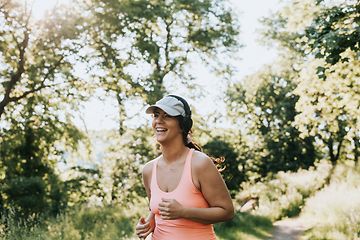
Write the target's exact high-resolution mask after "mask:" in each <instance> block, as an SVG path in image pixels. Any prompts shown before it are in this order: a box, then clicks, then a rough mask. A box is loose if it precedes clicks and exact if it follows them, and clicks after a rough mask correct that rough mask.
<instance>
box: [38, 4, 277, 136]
mask: <svg viewBox="0 0 360 240" xmlns="http://www.w3.org/2000/svg"><path fill="white" fill-rule="evenodd" d="M34 1H35V2H34V6H33V12H34V16H35V17H36V18H41V17H42V15H43V14H44V11H45V10H48V9H50V8H51V7H53V6H54V4H56V2H61V3H67V2H71V1H69V0H34ZM229 2H230V4H231V6H232V8H233V11H234V12H235V14H237V16H238V18H239V21H240V43H241V44H242V45H244V46H243V47H242V48H241V49H240V50H239V51H238V53H237V54H238V56H237V57H238V58H239V60H238V61H237V62H235V63H234V64H236V66H237V69H239V70H238V72H236V74H235V76H234V78H233V79H234V81H241V79H242V78H243V77H245V76H246V75H249V74H252V73H255V72H256V71H257V70H259V69H260V68H261V67H262V66H263V65H264V64H269V63H271V62H272V61H274V59H275V58H276V50H275V49H269V47H265V46H262V45H261V44H260V43H259V42H258V41H257V40H258V39H259V37H260V36H259V34H258V32H257V31H258V30H259V28H261V25H260V23H259V19H260V18H262V17H265V16H269V14H270V13H271V12H274V11H275V10H276V9H278V8H279V5H280V4H279V0H251V1H250V0H229ZM194 68H196V69H195V70H194V72H196V74H195V75H194V76H195V83H196V84H198V86H199V87H200V88H201V89H202V93H203V94H202V95H203V96H202V97H200V98H197V99H195V98H193V97H191V96H190V95H189V94H188V90H186V89H184V88H178V87H176V86H169V87H170V91H171V93H172V94H178V95H181V96H184V97H185V98H186V99H187V100H188V102H189V103H190V105H191V106H192V108H195V109H194V110H195V111H196V112H197V113H198V114H201V115H211V114H212V113H214V112H215V110H216V111H217V112H219V113H220V114H225V104H224V102H222V101H221V100H220V99H221V98H222V96H223V92H224V91H225V86H224V84H222V82H221V81H217V79H216V77H215V76H214V75H212V74H211V73H210V72H209V70H208V69H206V68H205V67H204V66H202V65H200V64H199V65H198V66H195V67H194ZM98 95H102V93H101V92H100V93H99V94H98ZM116 105H117V104H116V102H115V100H114V99H107V100H106V101H105V102H101V101H99V100H97V99H96V98H93V99H90V101H89V102H87V103H85V104H83V105H82V107H81V112H80V113H78V114H76V120H75V123H76V124H77V125H78V126H79V127H80V128H86V129H87V130H101V129H112V128H116V127H117V106H116ZM126 109H127V112H128V115H129V116H130V120H128V121H127V122H126V125H128V126H133V127H136V125H139V124H143V123H145V122H146V121H148V118H147V116H146V115H145V114H143V111H144V109H143V105H141V104H139V103H137V102H130V103H128V104H127V105H126Z"/></svg>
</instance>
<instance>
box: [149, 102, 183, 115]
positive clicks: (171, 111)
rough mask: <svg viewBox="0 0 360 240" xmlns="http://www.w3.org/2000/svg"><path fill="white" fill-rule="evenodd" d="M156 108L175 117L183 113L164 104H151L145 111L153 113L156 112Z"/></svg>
mask: <svg viewBox="0 0 360 240" xmlns="http://www.w3.org/2000/svg"><path fill="white" fill-rule="evenodd" d="M156 109H161V110H163V111H164V112H166V113H167V114H168V115H170V116H173V117H175V116H179V115H181V114H180V113H179V112H178V111H176V110H174V109H172V108H171V107H168V106H166V105H162V104H155V105H151V106H150V107H148V108H147V109H146V111H145V112H146V113H148V114H151V113H154V111H155V110H156Z"/></svg>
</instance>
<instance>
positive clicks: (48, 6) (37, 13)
mask: <svg viewBox="0 0 360 240" xmlns="http://www.w3.org/2000/svg"><path fill="white" fill-rule="evenodd" d="M69 3H70V0H29V1H27V4H29V5H32V16H33V17H34V18H35V19H36V20H39V19H42V18H44V16H45V14H46V12H48V11H51V10H52V9H54V8H56V7H57V6H59V5H66V4H69Z"/></svg>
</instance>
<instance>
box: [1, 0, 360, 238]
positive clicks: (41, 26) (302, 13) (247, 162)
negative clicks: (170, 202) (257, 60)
mask: <svg viewBox="0 0 360 240" xmlns="http://www.w3.org/2000/svg"><path fill="white" fill-rule="evenodd" d="M32 11H33V9H32V4H31V2H28V1H16V0H1V1H0V83H1V84H0V212H1V213H2V214H3V215H2V216H5V214H10V215H11V214H14V215H15V216H16V217H15V219H32V218H38V219H40V218H41V217H42V216H57V217H59V219H56V220H55V222H54V223H51V226H52V227H54V228H55V229H57V230H56V231H54V234H56V233H59V234H60V233H61V234H63V235H61V234H60V235H61V236H60V237H61V239H66V238H65V237H64V236H65V235H64V234H65V232H66V234H69V235H67V236H68V237H69V239H80V237H81V238H82V239H83V238H85V237H86V236H87V235H86V234H85V233H84V232H83V229H82V228H83V227H84V225H86V227H89V226H94V225H95V224H96V222H94V221H104V222H106V223H109V224H108V225H106V226H105V225H104V228H103V229H101V230H97V231H99V232H96V234H97V235H96V234H95V233H94V235H96V236H97V237H98V238H104V236H105V235H102V234H106V233H107V232H108V233H109V232H110V233H112V234H114V236H120V235H121V236H122V237H126V236H131V234H132V232H131V227H129V226H131V224H132V222H131V221H135V220H136V217H137V216H138V215H139V214H140V213H141V211H142V210H145V211H146V205H147V203H146V199H145V198H144V197H145V192H144V189H143V187H142V184H141V167H142V165H143V164H144V163H146V162H148V161H149V160H151V159H153V158H154V157H155V156H157V154H159V149H158V146H156V145H155V143H154V142H153V139H152V132H151V129H150V128H149V126H148V125H140V126H138V127H130V126H127V125H126V124H125V123H126V121H128V120H129V116H128V115H127V111H126V108H125V106H126V104H127V103H128V102H129V101H133V100H135V101H137V103H139V104H140V105H142V106H144V105H145V104H146V103H153V102H155V101H156V100H157V99H158V98H160V97H161V96H163V95H164V94H166V93H168V92H169V89H171V86H174V85H176V86H182V87H184V88H185V89H189V90H190V89H192V88H194V86H195V83H194V81H193V78H194V72H192V71H191V70H190V67H191V66H192V65H193V64H194V63H197V62H202V63H203V64H205V65H206V66H207V67H208V68H209V69H210V71H212V72H214V73H216V74H217V75H216V76H217V79H218V81H220V82H221V83H222V84H223V85H224V86H227V90H226V93H224V95H225V98H224V99H223V100H224V103H225V104H226V107H227V115H226V116H225V115H224V116H221V117H220V118H221V120H222V121H223V122H224V123H225V122H229V123H230V124H224V126H221V127H220V126H219V125H218V124H217V121H218V120H219V119H216V117H215V118H212V117H205V116H200V115H199V114H198V113H197V111H196V109H194V111H193V112H194V119H195V122H196V124H195V128H194V133H193V134H194V137H195V140H197V141H198V142H199V143H200V144H201V145H202V146H204V151H205V152H206V153H208V154H209V155H211V156H213V157H221V156H224V157H225V162H224V163H223V165H222V167H224V170H223V171H222V174H223V176H224V180H225V182H226V184H227V186H228V188H229V190H230V193H231V195H232V197H233V198H234V200H235V203H236V207H237V209H240V208H241V205H242V204H243V203H244V201H245V200H246V199H249V198H253V199H257V201H258V202H257V204H258V205H257V208H256V209H255V210H256V211H255V212H254V213H255V214H258V215H261V216H266V217H268V218H269V219H271V220H276V219H281V218H282V217H287V216H294V215H298V214H300V213H301V211H302V208H303V207H304V209H305V210H304V215H307V216H310V218H311V216H314V214H316V213H314V212H312V210H311V205H310V206H309V204H313V205H314V206H315V205H316V204H318V202H317V201H320V200H317V199H324V198H325V197H324V195H326V193H327V192H328V193H333V192H334V190H333V189H334V188H335V187H334V186H333V185H332V184H334V182H341V180H339V179H342V178H344V179H346V184H344V185H340V186H339V189H343V191H352V193H353V195H354V196H355V197H356V196H358V195H357V194H358V190H359V189H358V188H357V187H356V184H354V183H355V182H356V181H357V179H358V176H359V173H358V172H359V169H358V168H359V154H360V152H359V145H360V125H359V117H358V116H360V112H359V111H360V110H359V109H360V94H359V89H360V61H359V44H360V43H359V39H360V4H359V3H358V1H315V0H305V1H286V2H285V3H284V4H283V5H282V7H281V8H279V10H278V11H277V12H275V13H274V14H273V15H272V16H269V17H268V18H265V19H263V20H262V23H263V29H262V36H263V38H262V41H263V42H265V43H266V44H269V45H271V46H276V47H277V48H278V49H279V56H278V58H277V60H276V62H274V63H272V64H271V65H269V66H263V67H262V68H261V69H260V70H259V71H257V72H256V73H254V74H252V75H249V76H246V77H245V78H244V79H236V75H233V71H232V70H233V69H232V68H233V67H234V66H233V59H234V56H235V55H236V54H235V53H236V51H237V49H238V48H239V47H240V43H239V36H241V32H240V30H239V27H240V25H241V24H242V23H241V22H238V19H237V18H236V15H235V14H234V12H233V11H232V10H231V6H230V5H229V3H228V2H227V1H218V0H206V1H200V0H199V1H184V0H170V1H157V0H154V1H145V0H138V1H128V0H119V1H105V0H86V1H85V0H84V1H80V0H79V1H74V2H72V3H71V7H69V6H65V5H61V4H59V5H58V6H57V7H56V9H53V10H51V11H49V12H48V13H47V15H46V16H45V18H44V19H36V18H34V16H33V14H32ZM45 19H46V20H45ZM259 57H261V56H259ZM240 71H241V69H240ZM229 76H230V77H229ZM229 79H231V81H229ZM201 91H202V90H201V89H200V90H199V92H201ZM98 95H107V96H110V97H111V98H113V99H114V100H115V102H116V103H117V107H118V111H117V113H114V115H117V121H118V122H117V123H118V128H117V129H113V130H107V131H105V130H101V129H98V130H88V129H81V128H80V127H79V126H77V125H76V124H75V116H76V113H77V112H78V111H79V106H80V105H81V104H82V103H84V102H86V101H87V100H89V98H90V97H92V96H98ZM101 97H102V96H100V98H101ZM186 97H188V96H186ZM192 97H193V96H192ZM189 98H190V96H189ZM199 98H200V97H199ZM197 100H198V99H194V101H197ZM209 105H210V106H211V105H212V103H209ZM96 110H97V109H94V111H96ZM298 179H301V180H298ZM344 181H345V180H344ZM300 182H301V183H300ZM321 189H322V190H321ZM320 190H321V191H320ZM317 192H319V194H317ZM308 199H309V200H308ZM334 201H335V200H334ZM84 206H86V207H89V208H90V207H93V206H98V207H102V208H103V212H102V210H98V209H96V210H94V211H93V212H92V211H89V212H87V211H86V210H83V209H82V207H84ZM139 206H140V207H139ZM347 206H348V208H346V209H345V208H341V207H338V210H337V211H338V212H342V211H343V212H351V211H355V212H356V211H357V210H358V208H356V207H353V208H350V206H352V205H351V204H348V205H347ZM354 206H355V205H354ZM74 209H75V212H76V211H78V213H79V214H78V215H76V214H75V213H74V212H72V211H71V210H74ZM79 209H80V210H79ZM111 209H116V210H117V212H116V211H115V212H114V211H112V210H111ZM129 209H132V210H133V212H134V213H131V214H130V213H129V212H127V210H129ZM345 210H346V211H345ZM64 212H68V213H69V216H72V219H73V220H72V221H73V222H72V223H73V224H70V225H67V224H66V223H65V222H66V219H65V220H64V219H61V216H64V218H66V216H67V215H62V213H64ZM76 213H77V212H76ZM320 213H323V214H324V216H325V215H326V214H325V212H321V211H320ZM71 214H75V215H71ZM118 214H120V215H121V217H119V215H118ZM95 216H98V218H97V217H95ZM359 216H360V214H359ZM342 217H343V219H345V220H344V222H347V224H348V225H349V226H350V227H343V226H339V227H338V228H337V227H335V228H334V229H335V230H332V231H338V232H337V233H338V234H340V233H341V234H345V236H350V235H351V234H352V232H351V231H355V230H352V229H356V227H354V226H358V225H357V224H360V220H359V219H358V218H357V217H354V216H352V215H349V214H347V213H346V214H345V213H344V214H342ZM45 218H46V217H45ZM0 219H1V222H0V236H4V234H5V233H4V232H5V231H6V232H7V233H8V234H10V235H11V228H9V227H7V226H9V221H10V220H9V219H8V218H5V217H2V218H0ZM114 219H117V220H116V221H115V220H114ZM119 219H121V221H120V220H119ZM129 219H130V220H129ZM134 219H135V220H134ZM118 220H119V221H118ZM254 221H255V220H254ZM334 221H335V220H334ZM56 222H61V224H58V223H56ZM110 222H111V224H110ZM244 222H246V221H244ZM244 222H242V218H239V217H237V218H236V220H234V224H235V223H239V224H240V223H241V224H244ZM82 223H86V224H84V225H82ZM122 223H124V224H123V226H125V227H124V228H122V227H121V225H122ZM117 224H118V225H117ZM324 224H328V225H326V226H330V225H331V224H332V223H331V221H324ZM321 226H322V227H323V228H320V227H319V228H317V230H314V231H313V233H312V234H313V235H312V236H315V235H316V234H320V235H321V234H323V233H324V232H326V231H327V230H326V229H327V228H326V226H325V225H321ZM232 227H234V229H238V226H237V225H231V224H230V225H227V226H225V229H226V228H227V229H229V228H232ZM4 229H5V230H4ZM69 229H70V230H69ZM87 229H88V228H87ZM111 229H117V230H116V231H115V232H114V231H113V230H111ZM118 229H123V230H121V231H120V230H118ZM221 229H222V228H219V231H221ZM319 229H322V230H319ZM344 229H345V230H344ZM17 230H19V229H17ZM89 231H90V230H89ZM224 231H225V230H224ZM2 234H3V235H2ZM24 234H27V233H24ZM84 234H85V235H86V236H85V235H84ZM89 234H90V233H89ZM92 234H93V233H92ZM219 234H221V232H220V233H219ZM346 234H347V235H346ZM354 234H358V232H357V233H354ZM10 235H8V236H10ZM14 236H15V235H14ZM19 236H21V235H19ZM109 236H110V235H109ZM226 236H227V237H228V235H226ZM328 236H330V235H328ZM52 237H54V239H55V238H56V236H55V235H52ZM57 237H59V236H57ZM242 237H243V236H242V235H241V237H239V238H242ZM328 238H329V239H331V236H330V237H328ZM234 239H236V238H234Z"/></svg>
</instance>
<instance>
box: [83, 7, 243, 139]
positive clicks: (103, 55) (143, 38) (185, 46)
mask: <svg viewBox="0 0 360 240" xmlns="http://www.w3.org/2000/svg"><path fill="white" fill-rule="evenodd" d="M88 8H89V9H91V10H90V11H91V12H92V15H91V16H92V17H93V18H92V21H91V23H90V26H91V30H90V31H91V36H92V48H93V49H95V50H96V51H95V52H94V56H95V58H96V59H97V61H96V62H99V63H100V66H101V67H100V68H101V69H102V70H103V72H105V74H102V75H100V76H99V77H100V80H101V82H102V85H103V87H104V88H105V89H106V90H107V91H110V92H111V93H113V94H114V95H115V96H116V98H117V101H118V103H119V115H120V126H119V131H120V135H121V134H122V133H124V126H123V125H122V124H123V123H122V122H123V120H124V116H125V112H124V107H123V104H124V101H126V100H127V99H128V98H129V97H133V96H138V97H140V98H142V99H145V100H147V101H148V102H149V103H154V102H155V101H156V100H157V99H159V98H161V97H162V96H163V94H165V93H166V88H165V85H166V84H165V81H166V80H167V81H169V83H171V82H172V81H179V80H181V81H183V82H185V81H186V80H189V79H190V78H191V76H190V75H189V74H188V72H187V71H186V66H187V65H189V63H191V59H192V58H194V56H200V57H201V58H202V59H203V60H204V61H205V62H209V61H210V59H213V60H214V59H215V60H216V61H215V62H217V63H218V64H220V63H223V59H226V58H225V57H221V56H228V57H229V56H231V53H233V49H234V48H236V46H237V41H236V36H237V35H238V29H237V25H236V20H235V19H234V17H233V15H232V13H231V11H230V9H229V8H228V7H226V6H225V4H224V3H223V1H218V0H206V1H184V0H171V1H158V0H154V1H147V0H146V1H145V0H138V1H129V0H122V1H107V0H93V1H91V3H90V4H89V6H88ZM220 59H221V60H220ZM224 68H225V67H224Z"/></svg>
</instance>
